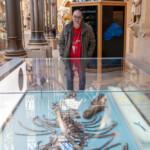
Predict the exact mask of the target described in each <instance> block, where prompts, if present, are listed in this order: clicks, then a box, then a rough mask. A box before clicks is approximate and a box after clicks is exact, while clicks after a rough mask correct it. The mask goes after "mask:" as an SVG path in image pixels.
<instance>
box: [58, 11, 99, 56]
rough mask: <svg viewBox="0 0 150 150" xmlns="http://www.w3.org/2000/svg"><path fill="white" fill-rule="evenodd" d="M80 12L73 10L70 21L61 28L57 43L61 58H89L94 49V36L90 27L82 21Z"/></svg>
mask: <svg viewBox="0 0 150 150" xmlns="http://www.w3.org/2000/svg"><path fill="white" fill-rule="evenodd" d="M82 19H83V16H82V12H81V11H80V10H75V11H74V12H73V16H72V21H71V22H70V23H68V24H67V25H65V26H64V27H63V30H62V33H61V35H60V39H59V41H58V45H59V53H60V56H61V57H63V58H80V57H82V58H83V57H91V56H92V54H93V52H94V49H95V45H96V42H95V36H94V33H93V29H92V27H91V26H90V25H88V24H86V23H84V21H83V20H82Z"/></svg>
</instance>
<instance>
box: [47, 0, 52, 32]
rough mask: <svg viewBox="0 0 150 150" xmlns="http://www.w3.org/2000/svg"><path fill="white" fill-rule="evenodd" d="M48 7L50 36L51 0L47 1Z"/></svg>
mask: <svg viewBox="0 0 150 150" xmlns="http://www.w3.org/2000/svg"><path fill="white" fill-rule="evenodd" d="M48 6H49V35H50V34H51V27H52V23H51V0H49V1H48Z"/></svg>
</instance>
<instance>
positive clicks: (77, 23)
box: [72, 11, 83, 27]
mask: <svg viewBox="0 0 150 150" xmlns="http://www.w3.org/2000/svg"><path fill="white" fill-rule="evenodd" d="M82 18H83V17H82V14H81V13H80V12H79V11H75V12H74V13H73V16H72V20H73V25H74V26H75V27H79V26H80V25H81V21H82Z"/></svg>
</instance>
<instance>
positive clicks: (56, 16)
mask: <svg viewBox="0 0 150 150" xmlns="http://www.w3.org/2000/svg"><path fill="white" fill-rule="evenodd" d="M54 7H55V12H54V13H55V26H56V30H57V0H55V6H54Z"/></svg>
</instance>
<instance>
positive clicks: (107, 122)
mask: <svg viewBox="0 0 150 150" xmlns="http://www.w3.org/2000/svg"><path fill="white" fill-rule="evenodd" d="M15 60H16V61H15ZM116 60H118V61H117V63H115V64H113V63H110V62H115V61H116ZM17 62H18V65H17V64H16V63H17ZM93 62H95V63H93ZM8 63H10V64H11V65H10V66H11V68H9V67H8V66H9V65H7V64H6V67H7V68H6V69H4V68H3V73H2V74H1V78H0V129H1V132H0V149H2V150H8V149H9V150H20V149H22V150H27V149H39V150H42V149H44V148H45V149H61V150H64V149H65V150H66V149H69V150H73V149H83V150H86V149H96V148H103V149H107V148H112V149H123V147H127V146H128V149H131V150H133V149H134V150H140V149H144V150H148V149H149V148H150V117H149V116H150V111H149V108H150V86H149V85H150V75H148V74H146V73H145V72H143V71H142V70H141V69H139V68H137V67H136V66H134V65H133V64H131V63H130V62H128V61H126V60H125V59H122V58H107V59H29V58H28V59H20V61H19V60H18V59H17V58H15V59H13V60H11V61H9V62H8ZM120 63H121V64H120ZM13 64H14V65H13ZM95 65H96V67H95ZM88 66H92V67H91V68H89V67H88ZM118 66H119V67H118ZM120 66H121V67H120ZM3 67H5V66H3ZM93 68H96V69H93ZM0 71H1V68H0ZM18 82H19V83H18Z"/></svg>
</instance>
